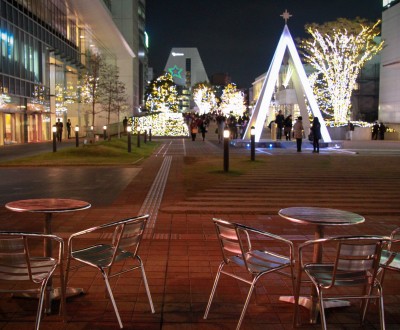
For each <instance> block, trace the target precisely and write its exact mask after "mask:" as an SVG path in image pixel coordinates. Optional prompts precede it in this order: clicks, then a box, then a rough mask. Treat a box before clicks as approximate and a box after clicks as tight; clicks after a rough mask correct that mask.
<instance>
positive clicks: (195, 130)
mask: <svg viewBox="0 0 400 330" xmlns="http://www.w3.org/2000/svg"><path fill="white" fill-rule="evenodd" d="M198 132H199V128H198V127H197V120H196V118H195V117H193V118H192V121H191V122H190V134H191V136H192V141H196V135H197V133H198Z"/></svg>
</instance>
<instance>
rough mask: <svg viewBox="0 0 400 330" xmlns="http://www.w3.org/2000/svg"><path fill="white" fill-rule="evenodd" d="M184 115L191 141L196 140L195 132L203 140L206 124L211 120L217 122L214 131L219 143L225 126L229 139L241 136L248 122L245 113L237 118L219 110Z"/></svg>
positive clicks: (206, 130) (206, 129) (206, 128)
mask: <svg viewBox="0 0 400 330" xmlns="http://www.w3.org/2000/svg"><path fill="white" fill-rule="evenodd" d="M184 116H185V122H186V124H187V126H188V128H189V132H190V136H191V138H192V141H196V137H197V134H199V133H200V134H201V137H202V139H203V141H205V137H206V133H207V132H208V126H209V124H210V122H211V121H213V122H216V123H217V128H216V130H215V133H216V134H218V141H219V143H221V142H222V140H223V133H224V130H225V129H226V128H228V129H229V135H230V138H231V139H238V138H242V137H243V135H244V132H245V130H246V127H247V124H248V122H249V117H248V116H247V115H246V114H244V115H243V116H239V117H238V118H236V117H235V116H233V115H231V116H228V117H227V116H225V115H224V114H222V113H220V112H211V113H208V114H202V115H199V114H196V113H187V114H185V115H184Z"/></svg>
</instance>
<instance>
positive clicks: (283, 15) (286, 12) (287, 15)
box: [281, 9, 293, 24]
mask: <svg viewBox="0 0 400 330" xmlns="http://www.w3.org/2000/svg"><path fill="white" fill-rule="evenodd" d="M292 16H293V15H290V14H289V12H288V11H287V9H285V11H284V12H283V14H282V15H281V17H283V19H284V20H285V24H287V20H288V19H289V18H290V17H292Z"/></svg>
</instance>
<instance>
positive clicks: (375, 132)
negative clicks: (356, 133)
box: [372, 122, 379, 140]
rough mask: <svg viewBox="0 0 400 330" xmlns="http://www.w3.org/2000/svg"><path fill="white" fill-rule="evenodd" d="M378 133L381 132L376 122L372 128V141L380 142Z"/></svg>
mask: <svg viewBox="0 0 400 330" xmlns="http://www.w3.org/2000/svg"><path fill="white" fill-rule="evenodd" d="M378 132H379V124H378V122H375V124H374V126H372V140H378Z"/></svg>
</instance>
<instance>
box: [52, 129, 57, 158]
mask: <svg viewBox="0 0 400 330" xmlns="http://www.w3.org/2000/svg"><path fill="white" fill-rule="evenodd" d="M51 131H52V132H53V152H56V151H57V126H56V125H53V127H52V128H51Z"/></svg>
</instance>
